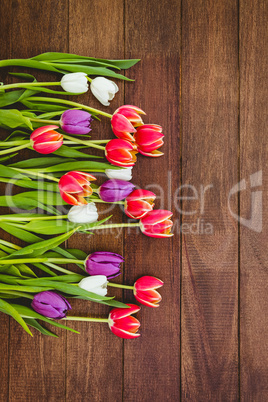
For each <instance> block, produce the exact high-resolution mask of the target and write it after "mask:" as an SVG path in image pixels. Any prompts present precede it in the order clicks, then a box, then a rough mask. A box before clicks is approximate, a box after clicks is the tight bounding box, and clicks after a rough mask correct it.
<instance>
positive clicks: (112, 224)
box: [0, 223, 140, 261]
mask: <svg viewBox="0 0 268 402" xmlns="http://www.w3.org/2000/svg"><path fill="white" fill-rule="evenodd" d="M138 226H140V224H139V223H111V224H108V225H100V226H97V227H95V228H90V229H91V230H93V229H94V230H99V229H112V228H130V227H138ZM0 261H1V260H0Z"/></svg>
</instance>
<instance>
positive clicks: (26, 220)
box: [0, 215, 68, 222]
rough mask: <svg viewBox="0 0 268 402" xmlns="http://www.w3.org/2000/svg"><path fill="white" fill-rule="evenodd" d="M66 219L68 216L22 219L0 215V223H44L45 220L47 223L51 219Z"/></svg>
mask: <svg viewBox="0 0 268 402" xmlns="http://www.w3.org/2000/svg"><path fill="white" fill-rule="evenodd" d="M67 217H68V215H53V216H36V217H33V218H31V217H30V216H28V217H25V218H24V217H16V216H10V215H0V221H4V222H28V221H45V220H48V221H49V220H51V219H65V218H67Z"/></svg>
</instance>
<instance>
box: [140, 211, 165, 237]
mask: <svg viewBox="0 0 268 402" xmlns="http://www.w3.org/2000/svg"><path fill="white" fill-rule="evenodd" d="M172 215H173V214H172V212H170V211H166V210H163V209H156V210H154V211H150V212H148V213H147V214H146V215H145V216H144V218H141V220H140V229H141V231H142V233H144V234H145V235H146V236H149V237H171V236H173V234H172V233H170V229H171V227H172V225H173V222H172V221H171V220H170V218H171V216H172Z"/></svg>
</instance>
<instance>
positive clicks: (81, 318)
mask: <svg viewBox="0 0 268 402" xmlns="http://www.w3.org/2000/svg"><path fill="white" fill-rule="evenodd" d="M62 320H67V321H92V322H108V318H93V317H73V316H71V315H69V316H67V317H64V318H62Z"/></svg>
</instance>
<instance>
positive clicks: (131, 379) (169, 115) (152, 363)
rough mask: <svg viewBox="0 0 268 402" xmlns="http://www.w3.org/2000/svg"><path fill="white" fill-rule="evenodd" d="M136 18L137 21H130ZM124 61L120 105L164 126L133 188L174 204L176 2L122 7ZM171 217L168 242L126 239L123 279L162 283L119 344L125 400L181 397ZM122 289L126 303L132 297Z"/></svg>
mask: <svg viewBox="0 0 268 402" xmlns="http://www.w3.org/2000/svg"><path fill="white" fill-rule="evenodd" d="M133 16H135V18H133ZM125 23H126V58H130V57H134V58H136V57H139V58H141V59H142V60H141V62H140V63H139V64H137V65H136V66H135V67H134V68H133V69H132V70H131V76H132V77H133V78H135V83H133V84H132V85H126V98H125V103H126V104H129V103H130V104H134V105H137V106H138V107H141V108H142V109H143V110H145V112H146V114H147V115H146V116H145V118H144V121H145V122H146V123H155V124H160V125H161V126H163V132H164V134H165V144H164V146H163V148H161V150H163V152H164V153H165V155H164V156H163V157H161V158H149V157H143V156H142V155H139V156H138V161H137V163H136V166H135V169H134V170H133V172H134V183H135V184H137V185H138V186H141V188H145V189H148V190H150V191H153V192H155V193H156V194H157V200H156V205H155V208H161V209H171V210H174V212H175V207H174V203H173V199H172V197H171V194H172V195H173V194H174V193H175V190H176V188H177V187H178V185H179V179H180V178H179V164H180V145H179V144H180V142H179V127H180V119H179V97H180V3H179V2H178V1H170V2H169V4H168V6H167V4H166V3H164V2H155V1H152V0H147V1H135V2H126V22H125ZM178 219H179V217H178V214H177V213H174V220H175V222H176V225H175V227H176V228H175V236H174V238H173V239H152V238H149V237H146V236H144V235H141V234H140V233H139V230H138V231H135V230H132V231H128V232H127V233H126V234H125V254H126V271H125V282H127V283H128V284H132V283H134V282H135V280H136V279H138V278H139V277H140V276H142V275H153V276H156V277H159V278H160V279H163V280H164V282H165V284H164V287H163V288H161V289H160V293H161V294H162V297H163V301H162V302H161V306H160V307H159V309H150V308H149V307H146V306H142V308H141V311H140V313H139V319H140V320H141V334H142V336H141V337H140V338H139V339H137V340H136V341H135V342H124V400H125V401H128V402H129V401H141V400H142V401H152V400H153V401H159V402H160V401H164V400H170V401H175V400H178V399H179V395H180V367H179V365H180V362H179V356H180V345H179V339H180V331H179V327H180V301H179V299H180V266H179V256H180V236H179V231H178V223H179V222H178ZM130 297H131V294H130V292H126V294H125V298H126V300H133V302H135V299H134V298H133V296H132V299H130Z"/></svg>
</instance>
